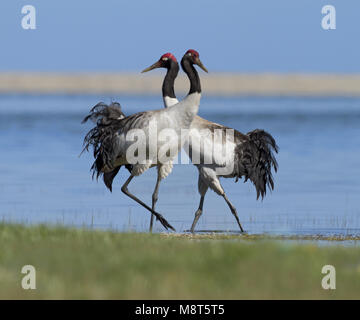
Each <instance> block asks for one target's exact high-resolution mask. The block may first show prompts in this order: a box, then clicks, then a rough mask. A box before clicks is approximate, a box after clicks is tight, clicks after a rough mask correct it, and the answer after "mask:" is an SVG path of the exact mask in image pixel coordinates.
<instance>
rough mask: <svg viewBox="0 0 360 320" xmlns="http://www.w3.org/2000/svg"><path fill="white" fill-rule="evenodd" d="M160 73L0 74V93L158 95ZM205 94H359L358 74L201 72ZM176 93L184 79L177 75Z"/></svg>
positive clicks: (183, 87) (182, 87) (185, 87)
mask: <svg viewBox="0 0 360 320" xmlns="http://www.w3.org/2000/svg"><path fill="white" fill-rule="evenodd" d="M163 75H164V74H163V73H155V74H154V73H153V74H140V73H139V74H134V73H132V74H124V73H0V93H32V94H61V93H65V94H82V93H93V94H122V93H126V94H159V93H160V89H161V84H162V80H163ZM201 80H202V88H203V92H204V94H206V95H220V96H237V95H284V96H290V95H298V96H360V75H358V74H356V75H334V74H270V73H269V74H229V73H212V74H209V75H204V74H201ZM175 86H176V92H177V93H178V94H184V93H186V91H187V90H188V88H189V83H188V80H187V79H186V78H185V77H184V76H179V78H178V79H177V80H176V83H175Z"/></svg>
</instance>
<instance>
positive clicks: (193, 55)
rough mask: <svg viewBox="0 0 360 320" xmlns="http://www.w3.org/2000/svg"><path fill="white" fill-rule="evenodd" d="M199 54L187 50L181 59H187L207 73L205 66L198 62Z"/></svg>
mask: <svg viewBox="0 0 360 320" xmlns="http://www.w3.org/2000/svg"><path fill="white" fill-rule="evenodd" d="M199 56H200V55H199V52H197V51H196V50H194V49H189V50H188V51H186V53H185V54H184V57H183V59H184V58H185V59H189V60H190V62H191V63H192V64H196V65H198V66H199V67H200V68H201V69H203V70H204V71H205V72H208V70H207V69H206V68H205V66H204V65H203V64H202V62H201V61H200V58H199Z"/></svg>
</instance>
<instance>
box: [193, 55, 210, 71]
mask: <svg viewBox="0 0 360 320" xmlns="http://www.w3.org/2000/svg"><path fill="white" fill-rule="evenodd" d="M195 63H196V64H197V65H198V66H199V67H200V68H201V69H203V70H204V71H205V72H209V71H208V70H207V69H206V68H205V66H204V65H203V64H202V62H201V61H200V59H199V58H197V59H196V61H195Z"/></svg>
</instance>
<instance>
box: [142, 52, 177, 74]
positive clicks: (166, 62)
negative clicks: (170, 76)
mask: <svg viewBox="0 0 360 320" xmlns="http://www.w3.org/2000/svg"><path fill="white" fill-rule="evenodd" d="M172 62H175V63H177V60H176V58H175V56H174V55H173V54H172V53H170V52H168V53H165V54H163V55H162V56H161V57H160V59H159V60H158V61H156V62H155V63H154V64H153V65H151V66H150V67H148V68H146V69H144V70H143V71H141V73H144V72H148V71H150V70H153V69H156V68H166V69H168V68H170V65H171V63H172Z"/></svg>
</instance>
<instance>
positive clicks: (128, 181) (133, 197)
mask: <svg viewBox="0 0 360 320" xmlns="http://www.w3.org/2000/svg"><path fill="white" fill-rule="evenodd" d="M133 178H134V176H133V175H130V177H129V178H128V179H127V180H126V182H125V183H124V185H123V186H122V187H121V191H122V192H123V193H125V194H126V195H127V196H128V197H129V198H131V199H133V200H135V201H136V202H137V203H138V204H140V205H141V206H143V207H144V208H145V209H147V210H149V211H150V212H151V213H152V214H153V215H155V217H156V218H157V219H158V220H159V221H160V222H161V224H162V225H163V226H164V228H165V229H168V228H170V229H171V230H173V231H175V229H174V228H173V227H172V226H171V225H170V224H169V223H168V222H167V221H166V219H165V218H164V217H163V216H162V215H161V214H160V213H157V212H155V211H154V210H152V209H151V208H150V207H149V206H147V205H146V204H145V203H144V202H142V201H141V200H140V199H138V198H137V197H135V196H134V195H133V194H132V193H130V191H129V190H128V185H129V183H130V181H131V180H132V179H133Z"/></svg>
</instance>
